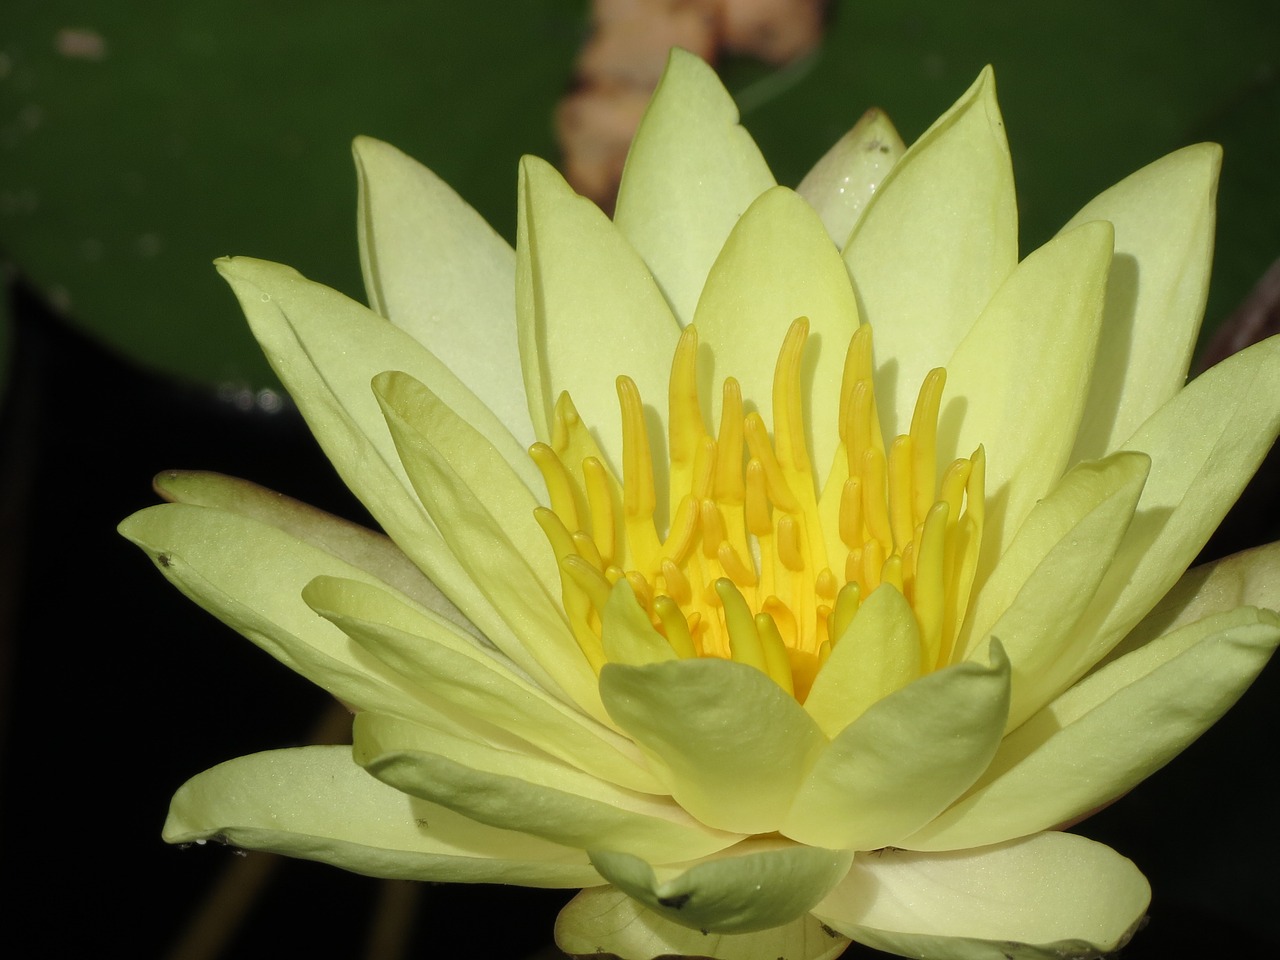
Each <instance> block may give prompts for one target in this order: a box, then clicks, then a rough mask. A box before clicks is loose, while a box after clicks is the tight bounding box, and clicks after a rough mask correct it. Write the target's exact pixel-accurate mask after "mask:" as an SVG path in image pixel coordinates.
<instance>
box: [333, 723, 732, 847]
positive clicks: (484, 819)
mask: <svg viewBox="0 0 1280 960" xmlns="http://www.w3.org/2000/svg"><path fill="white" fill-rule="evenodd" d="M354 737H355V747H354V748H353V752H354V754H355V759H356V762H357V763H359V764H360V765H361V766H362V767H364V768H365V769H366V770H368V771H369V772H370V773H371V774H373V775H374V776H375V777H377V778H378V779H379V780H381V781H383V782H384V783H387V784H390V785H391V786H393V787H395V788H396V789H397V790H402V791H404V792H405V793H408V794H412V795H413V796H415V797H421V798H422V799H424V800H429V801H431V802H433V803H437V804H439V805H441V806H443V807H448V808H449V809H450V810H453V811H455V812H457V813H459V814H461V815H462V816H464V817H467V818H469V819H471V820H476V821H479V822H480V823H487V824H489V825H490V826H492V827H499V828H501V829H505V830H512V831H516V832H519V833H527V834H531V835H533V836H535V837H542V838H543V839H544V840H549V841H551V842H553V843H560V844H563V845H565V846H570V847H579V848H590V847H593V846H605V847H608V848H611V849H616V850H621V851H628V852H632V853H644V854H645V855H649V856H654V857H657V858H659V859H660V860H675V859H685V858H688V857H701V856H706V855H707V854H710V853H714V852H715V851H717V850H722V849H724V848H725V847H728V846H730V845H731V844H733V843H734V842H735V841H737V840H738V839H739V838H738V836H737V835H736V834H731V833H721V832H720V831H717V830H712V829H710V828H709V827H705V826H703V825H702V824H700V823H698V821H696V820H694V819H693V818H692V817H690V816H689V814H687V813H686V812H685V811H684V810H682V809H681V808H680V807H679V806H677V805H676V804H675V803H674V802H672V801H671V800H670V799H669V798H666V797H662V798H659V797H653V796H646V795H644V794H640V793H635V792H633V791H630V790H624V789H622V788H620V787H616V786H614V785H613V784H609V783H605V782H603V781H601V780H597V779H596V778H595V777H592V776H591V775H590V774H586V773H583V772H582V771H580V770H575V769H573V768H572V767H570V766H568V765H567V764H564V763H561V762H560V761H558V760H552V759H550V758H547V757H545V756H543V755H542V754H540V753H538V752H537V751H533V750H525V749H521V746H520V745H519V744H518V743H507V744H494V743H484V742H480V741H476V740H462V739H460V738H457V737H451V736H449V735H448V734H444V733H442V732H440V731H437V730H430V729H427V728H424V727H420V726H417V725H415V724H411V723H406V722H404V721H402V720H397V719H395V718H392V717H384V716H379V715H378V714H375V713H362V714H360V715H359V716H357V717H356V722H355V730H354Z"/></svg>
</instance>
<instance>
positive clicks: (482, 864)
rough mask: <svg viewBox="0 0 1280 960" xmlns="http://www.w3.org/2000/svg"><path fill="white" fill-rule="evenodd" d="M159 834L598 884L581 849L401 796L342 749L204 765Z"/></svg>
mask: <svg viewBox="0 0 1280 960" xmlns="http://www.w3.org/2000/svg"><path fill="white" fill-rule="evenodd" d="M164 838H165V840H167V841H168V842H169V843H192V842H196V843H200V842H203V841H204V840H206V839H214V840H219V841H222V842H224V843H230V844H234V845H235V846H237V847H247V848H249V849H251V850H270V851H272V852H274V853H283V854H286V855H287V856H290V857H300V858H302V859H304V860H319V861H320V862H322V863H330V864H333V865H335V866H339V867H342V868H343V869H344V870H352V871H354V872H356V873H363V874H367V875H369V876H375V877H396V878H404V879H410V880H438V881H449V882H454V883H518V884H521V885H522V886H527V887H576V886H580V885H581V884H584V883H595V882H598V875H597V874H596V872H595V871H594V870H593V869H592V868H591V866H590V865H589V864H588V863H587V862H586V856H585V855H584V854H583V853H582V852H581V851H579V850H571V849H569V848H567V847H561V846H557V845H556V844H554V843H548V842H546V841H545V840H539V839H537V838H536V837H530V836H526V835H524V834H520V833H511V832H509V831H506V830H495V829H494V828H492V827H486V826H483V825H482V824H478V823H474V822H472V821H470V820H467V819H466V818H465V817H460V816H458V815H457V814H455V813H453V812H452V811H450V810H446V809H444V808H443V807H437V806H435V805H434V804H431V803H426V802H425V801H422V800H416V799H414V798H413V797H410V796H407V795H406V794H403V793H401V792H400V791H399V790H395V789H392V788H391V787H388V786H387V785H386V784H383V783H380V782H379V781H378V780H375V779H374V778H373V777H371V776H369V775H368V774H367V773H365V772H364V771H363V770H361V769H360V767H358V766H356V764H355V763H354V762H353V761H352V760H351V748H350V747H300V748H298V749H294V750H273V751H270V752H268V753H256V754H253V755H252V756H248V757H240V758H239V759H238V760H230V761H228V762H226V763H222V764H219V765H218V766H216V767H214V768H212V769H211V770H206V771H205V772H204V773H202V774H200V775H199V776H197V777H194V778H192V779H191V780H188V781H187V782H186V783H185V784H183V786H182V788H181V789H180V790H179V791H178V792H177V794H175V795H174V798H173V803H172V805H171V806H170V808H169V819H168V820H167V821H166V822H165V826H164Z"/></svg>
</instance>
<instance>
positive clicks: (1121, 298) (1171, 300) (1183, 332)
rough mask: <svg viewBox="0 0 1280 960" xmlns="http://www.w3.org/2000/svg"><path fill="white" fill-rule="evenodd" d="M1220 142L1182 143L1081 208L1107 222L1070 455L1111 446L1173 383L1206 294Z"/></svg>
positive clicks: (1187, 357)
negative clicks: (1094, 332)
mask: <svg viewBox="0 0 1280 960" xmlns="http://www.w3.org/2000/svg"><path fill="white" fill-rule="evenodd" d="M1221 166H1222V148H1221V147H1219V146H1218V145H1217V144H1216V143H1201V144H1197V145H1195V146H1193V147H1186V148H1184V149H1182V150H1178V151H1176V152H1174V153H1171V154H1169V155H1168V156H1166V157H1162V158H1161V159H1159V160H1157V161H1156V162H1155V163H1152V164H1150V165H1149V166H1146V167H1143V168H1142V169H1141V170H1139V171H1138V172H1137V173H1135V174H1133V175H1131V176H1129V177H1127V178H1125V179H1124V180H1121V181H1120V182H1119V183H1118V184H1116V185H1115V186H1114V187H1112V188H1111V189H1109V190H1106V191H1104V192H1103V193H1101V194H1100V195H1099V196H1097V197H1096V198H1094V199H1093V200H1091V201H1090V202H1089V203H1088V204H1086V205H1085V207H1084V209H1083V210H1081V211H1080V212H1079V213H1077V214H1076V215H1075V216H1074V217H1072V218H1071V219H1070V220H1069V221H1068V222H1067V225H1066V227H1064V228H1063V229H1064V231H1065V230H1070V229H1072V228H1073V227H1076V226H1078V225H1079V224H1082V223H1087V222H1088V221H1090V220H1107V221H1109V222H1110V223H1111V225H1112V226H1113V227H1115V231H1116V252H1115V257H1114V259H1113V260H1112V261H1111V276H1110V278H1109V279H1108V281H1107V306H1106V316H1105V318H1104V320H1103V324H1102V339H1101V341H1100V342H1099V344H1098V362H1097V365H1096V367H1095V368H1094V377H1093V381H1092V383H1091V384H1090V388H1089V400H1088V403H1087V404H1086V406H1085V414H1084V419H1083V421H1082V422H1081V424H1080V436H1079V437H1078V438H1077V440H1076V448H1075V452H1074V453H1073V454H1072V459H1073V460H1085V459H1090V458H1093V457H1100V456H1102V455H1103V454H1105V453H1107V452H1108V451H1111V450H1114V449H1116V447H1118V446H1119V445H1120V444H1121V443H1122V442H1123V441H1124V440H1125V439H1126V438H1127V437H1129V436H1130V435H1131V434H1132V433H1133V431H1134V430H1136V429H1138V427H1139V426H1141V425H1142V422H1143V421H1144V420H1146V419H1147V417H1149V416H1150V415H1151V414H1152V413H1154V412H1155V411H1156V409H1157V408H1159V406H1160V405H1161V404H1162V403H1164V402H1165V401H1166V400H1168V399H1169V398H1170V397H1172V396H1173V395H1174V394H1175V393H1177V392H1178V390H1179V389H1180V388H1181V387H1182V384H1183V381H1184V380H1185V378H1186V375H1187V366H1188V365H1189V364H1190V362H1191V353H1192V350H1193V349H1194V348H1195V345H1196V332H1197V331H1198V330H1199V329H1200V318H1201V316H1203V314H1204V304H1205V299H1206V297H1207V296H1208V292H1209V267H1210V261H1211V260H1212V259H1213V225H1214V194H1215V193H1216V192H1217V187H1218V171H1219V169H1220V168H1221Z"/></svg>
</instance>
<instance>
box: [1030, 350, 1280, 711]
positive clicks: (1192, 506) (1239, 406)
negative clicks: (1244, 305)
mask: <svg viewBox="0 0 1280 960" xmlns="http://www.w3.org/2000/svg"><path fill="white" fill-rule="evenodd" d="M1277 432H1280V337H1272V338H1271V339H1269V340H1264V341H1263V342H1261V343H1258V344H1255V345H1254V346H1252V347H1249V348H1248V349H1246V350H1242V351H1240V352H1239V353H1237V354H1235V355H1234V356H1231V357H1228V358H1227V359H1226V360H1224V361H1222V362H1221V363H1219V364H1218V365H1217V366H1215V367H1213V368H1212V369H1211V370H1208V371H1206V372H1205V373H1203V374H1202V375H1200V376H1199V377H1197V378H1196V379H1195V380H1193V381H1192V382H1191V383H1189V384H1187V386H1186V387H1185V388H1183V390H1182V391H1181V392H1180V393H1179V394H1178V395H1177V396H1176V397H1174V398H1173V399H1172V400H1170V401H1169V402H1168V403H1166V404H1165V405H1164V406H1163V407H1161V408H1160V409H1159V410H1158V411H1157V412H1156V413H1155V414H1154V415H1153V416H1152V417H1151V418H1150V419H1149V420H1148V421H1147V422H1146V423H1144V424H1143V425H1142V427H1141V428H1140V429H1139V430H1138V432H1137V433H1135V434H1134V435H1133V436H1132V437H1131V438H1130V439H1129V441H1128V442H1127V443H1126V444H1125V448H1126V449H1129V450H1139V451H1143V452H1145V453H1148V454H1149V455H1150V456H1151V475H1150V476H1149V477H1148V478H1147V485H1146V487H1145V488H1143V491H1142V499H1141V500H1139V502H1138V514H1137V516H1136V517H1135V518H1134V521H1133V523H1132V524H1131V525H1130V527H1129V531H1128V533H1127V534H1126V535H1125V538H1124V541H1123V542H1122V543H1121V546H1120V550H1119V552H1118V553H1117V554H1116V558H1115V561H1114V562H1113V563H1112V565H1111V569H1110V570H1108V571H1107V576H1106V579H1105V580H1104V581H1103V583H1102V586H1101V587H1100V588H1099V590H1098V595H1097V597H1096V598H1095V599H1094V602H1093V605H1092V606H1091V607H1090V609H1089V610H1088V611H1087V612H1086V613H1085V615H1084V617H1083V618H1082V620H1081V622H1080V624H1079V626H1078V630H1079V631H1080V633H1081V635H1082V636H1085V637H1090V638H1093V642H1092V643H1091V644H1088V645H1081V647H1080V648H1079V649H1078V650H1076V651H1073V652H1074V653H1075V656H1074V659H1068V658H1064V659H1063V660H1061V661H1059V663H1057V664H1055V665H1054V667H1053V671H1054V676H1053V677H1046V680H1047V681H1051V682H1052V685H1049V684H1047V685H1046V689H1050V690H1055V689H1056V690H1062V689H1065V688H1066V686H1067V685H1068V684H1069V683H1070V682H1071V681H1072V680H1074V679H1075V678H1076V677H1079V676H1080V675H1082V674H1083V673H1084V672H1085V671H1086V670H1088V669H1089V668H1090V667H1092V666H1093V665H1094V664H1095V663H1097V662H1098V660H1100V659H1101V658H1102V657H1103V655H1105V654H1106V653H1107V651H1108V650H1110V649H1111V648H1112V647H1113V646H1114V645H1115V644H1116V642H1117V640H1119V638H1120V637H1122V636H1123V635H1124V634H1126V633H1127V632H1128V631H1129V630H1130V629H1132V628H1133V626H1134V625H1135V624H1136V623H1137V622H1138V621H1139V620H1140V619H1141V618H1142V617H1143V616H1144V615H1145V614H1146V613H1147V611H1148V610H1150V609H1151V607H1152V606H1154V604H1155V603H1156V601H1157V600H1158V599H1159V598H1160V597H1161V596H1163V595H1164V594H1165V592H1166V591H1168V590H1169V588H1170V587H1172V586H1173V584H1174V582H1175V581H1176V580H1177V578H1178V576H1179V575H1180V574H1181V573H1182V572H1183V571H1184V570H1186V568H1187V565H1188V564H1190V563H1191V561H1192V559H1194V557H1195V555H1196V553H1198V552H1199V550H1200V548H1201V547H1202V546H1204V544H1205V542H1206V541H1207V540H1208V539H1209V535H1210V534H1211V533H1212V532H1213V531H1214V529H1215V528H1216V527H1217V526H1218V523H1219V521H1221V519H1222V517H1223V516H1224V515H1225V514H1226V512H1227V510H1228V508H1229V507H1230V506H1231V504H1233V503H1234V502H1235V500H1236V498H1237V497H1238V496H1239V495H1240V491H1241V490H1242V489H1243V488H1244V485H1245V483H1246V482H1247V481H1248V479H1249V477H1251V476H1252V475H1253V472H1254V471H1255V470H1256V469H1257V468H1258V464H1259V463H1261V462H1262V458H1263V457H1264V456H1265V455H1266V453H1267V450H1268V449H1270V447H1271V445H1272V443H1273V442H1274V441H1275V438H1276V434H1277Z"/></svg>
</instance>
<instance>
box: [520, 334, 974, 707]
mask: <svg viewBox="0 0 1280 960" xmlns="http://www.w3.org/2000/svg"><path fill="white" fill-rule="evenodd" d="M808 333H809V324H808V321H807V320H805V319H804V318H800V319H798V320H796V321H795V322H794V323H792V324H791V326H790V327H789V328H788V330H787V332H786V335H785V337H784V338H783V341H782V343H781V346H780V349H779V353H778V361H777V365H776V368H775V373H774V379H773V389H772V396H771V404H770V409H771V411H772V418H773V431H772V435H771V434H770V431H769V427H768V426H767V425H766V423H765V420H764V418H763V417H762V416H761V414H760V413H758V412H750V413H747V412H746V411H745V409H744V404H743V398H742V392H741V388H740V387H739V384H738V382H737V381H736V380H734V379H733V378H728V379H726V380H725V381H724V385H723V394H722V403H721V419H720V423H719V425H718V429H717V431H716V433H715V434H714V436H713V435H712V434H710V433H709V432H708V430H707V426H706V421H705V420H704V418H703V413H704V411H703V407H702V400H701V397H700V396H699V390H698V378H697V356H698V337H697V332H696V330H695V329H694V328H693V327H688V328H686V329H685V330H684V332H683V333H682V334H681V336H680V340H679V343H678V345H677V347H676V351H675V357H674V359H673V361H672V369H671V379H670V385H669V391H668V396H667V429H668V436H667V462H666V465H665V469H664V470H659V471H657V472H656V475H657V476H664V477H665V481H664V489H662V490H659V488H658V483H657V481H656V480H655V470H654V449H653V447H652V446H651V438H650V436H649V433H648V430H647V429H646V424H645V416H644V406H643V402H642V399H641V396H640V392H639V390H638V389H637V387H636V385H635V383H634V382H633V381H632V380H630V379H629V378H628V377H625V376H623V377H619V378H618V381H617V383H618V400H619V406H620V409H621V413H622V478H621V482H619V480H618V478H617V477H615V476H614V475H613V473H612V472H611V471H610V470H609V468H608V467H607V466H606V465H605V461H604V459H603V457H602V456H601V455H600V452H599V450H598V449H597V447H596V444H595V441H594V439H593V438H592V436H591V433H590V431H589V430H588V429H587V427H586V426H585V425H584V424H583V423H582V421H581V419H580V418H579V416H578V413H577V411H576V409H574V407H573V404H572V402H571V401H570V400H569V398H568V396H567V395H562V396H561V397H560V398H559V399H558V400H557V403H556V408H555V411H554V414H555V415H554V417H553V424H552V442H551V443H550V444H541V443H539V444H535V445H534V446H533V447H532V448H531V449H530V455H531V456H532V457H533V460H534V462H535V464H536V465H537V467H538V470H539V471H540V472H541V474H542V477H543V479H544V481H545V483H546V486H547V495H548V499H549V501H550V509H544V508H539V510H537V511H536V516H537V520H538V523H539V525H540V526H541V527H542V530H543V532H544V533H545V534H546V537H547V540H548V542H549V543H550V545H551V549H552V552H553V554H554V555H555V558H556V561H557V563H558V564H559V568H560V574H561V578H560V579H561V589H562V602H563V605H564V610H565V614H566V617H567V619H568V621H569V624H570V627H571V629H572V630H573V634H574V637H575V638H576V639H577V641H578V645H579V647H580V648H581V649H582V652H583V655H584V656H585V657H586V658H587V661H588V662H589V663H590V664H591V666H592V667H593V668H594V669H596V670H597V671H599V670H600V669H602V668H603V666H604V662H605V657H604V653H603V647H602V645H601V642H600V636H601V630H602V621H603V618H604V616H605V610H606V605H607V603H608V600H609V597H610V595H611V592H612V590H613V585H614V584H616V583H617V582H618V581H619V580H620V579H623V578H625V579H626V581H627V583H628V584H629V585H630V587H631V591H632V593H633V594H634V596H635V599H636V602H637V603H638V604H639V606H640V608H641V609H642V610H643V611H644V612H645V614H646V616H648V618H649V620H650V622H651V623H652V624H653V628H654V629H655V630H656V631H658V632H660V633H661V634H662V635H663V636H665V637H666V639H667V642H668V644H669V645H670V647H671V649H672V651H673V652H674V653H675V655H676V656H677V657H680V658H689V657H722V658H727V659H733V660H736V661H738V662H740V663H744V664H748V665H750V666H752V667H754V668H756V669H758V670H760V671H762V672H764V673H765V674H766V675H768V676H769V677H771V678H772V679H773V680H774V681H776V682H777V684H778V685H779V686H780V687H781V688H782V689H784V690H786V691H787V692H788V693H790V694H792V695H794V696H795V697H796V698H797V699H799V700H801V701H803V700H804V698H805V697H806V696H808V692H809V689H810V687H811V686H812V684H813V681H814V679H815V678H816V676H817V674H818V672H819V671H820V670H821V669H822V665H823V663H825V662H826V659H827V657H828V656H830V654H831V651H832V649H833V647H834V646H835V645H837V644H838V643H839V642H840V639H841V638H842V637H843V636H844V635H845V634H846V633H847V632H848V630H849V628H850V625H851V624H852V623H853V622H854V620H855V618H856V616H857V613H858V610H859V608H860V605H861V603H862V602H864V601H865V600H866V598H867V597H868V596H869V595H870V594H871V593H873V592H874V591H875V590H877V589H879V588H881V587H882V586H883V587H886V588H888V589H892V590H896V591H898V592H900V593H901V594H902V595H903V596H904V597H905V598H906V599H907V601H908V602H909V603H910V605H911V608H912V610H913V611H914V615H915V618H916V621H917V624H918V626H919V629H920V636H921V645H922V649H923V650H924V653H925V657H924V660H925V669H936V668H938V667H942V666H945V665H947V664H948V663H951V662H954V660H955V659H956V658H957V657H959V656H961V655H963V654H964V653H965V651H962V650H956V649H955V646H956V638H957V636H958V634H959V631H960V627H961V625H962V624H963V622H964V617H965V614H966V612H967V609H968V604H969V591H970V588H971V585H972V583H973V578H974V575H975V572H976V570H977V565H978V558H979V553H980V550H981V542H982V529H983V519H984V502H983V497H984V491H983V483H984V476H985V459H984V453H983V451H982V449H981V448H979V449H978V450H977V451H975V452H974V454H973V455H972V456H971V457H969V458H967V459H959V460H956V461H955V462H954V463H952V464H950V466H948V467H947V469H946V470H945V471H943V473H942V476H941V477H939V476H938V464H937V445H938V438H937V432H938V426H937V425H938V415H939V412H940V410H941V403H942V393H943V387H944V386H945V382H946V375H945V372H944V371H943V370H941V369H937V370H933V371H931V372H930V373H929V375H928V376H927V377H926V378H925V380H924V382H923V384H922V385H921V387H920V394H919V399H918V400H917V403H916V407H915V411H914V413H913V415H912V418H911V426H910V429H909V431H908V432H907V433H905V434H903V435H901V436H898V437H896V438H895V439H894V440H893V442H892V443H891V444H889V445H888V446H887V447H886V445H885V442H884V439H883V435H882V433H881V429H880V423H879V414H878V412H877V406H876V398H875V386H874V383H875V377H874V366H873V362H872V349H871V330H870V328H869V327H866V326H863V327H860V328H859V329H858V330H857V331H856V332H855V333H854V335H853V337H852V338H851V339H850V342H849V348H848V351H847V353H846V355H845V365H844V379H843V381H842V383H841V387H840V395H839V402H840V408H839V411H838V417H837V420H836V427H837V429H838V431H839V440H840V445H839V448H838V449H839V452H838V453H837V457H836V464H835V467H834V468H833V469H832V471H831V474H830V480H829V483H830V484H832V485H833V486H831V489H830V491H828V492H827V493H824V495H823V498H820V497H819V492H820V491H819V485H818V481H817V479H816V478H815V470H814V468H813V466H812V464H811V462H810V455H809V449H808V438H807V436H806V431H807V425H806V420H805V415H804V413H805V412H804V410H803V407H802V402H801V401H802V371H803V370H804V359H805V349H806V342H807V338H808ZM756 399H757V400H759V399H760V398H756ZM820 466H823V465H820ZM660 494H661V495H662V496H663V497H664V503H665V504H667V507H666V508H665V509H664V515H665V516H669V518H670V520H669V522H666V524H665V525H666V533H665V535H664V534H663V533H662V532H661V531H660V530H659V528H658V520H657V516H658V497H659V495H660ZM826 497H830V499H825V498H826ZM819 503H822V504H823V505H824V506H823V508H822V512H821V513H820V512H819V506H818V505H819ZM824 518H825V520H824ZM826 524H830V525H832V526H834V527H835V529H830V528H829V527H827V526H826ZM835 545H840V554H839V555H837V556H835V557H831V558H830V559H828V550H830V549H832V548H833V546H835Z"/></svg>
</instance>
